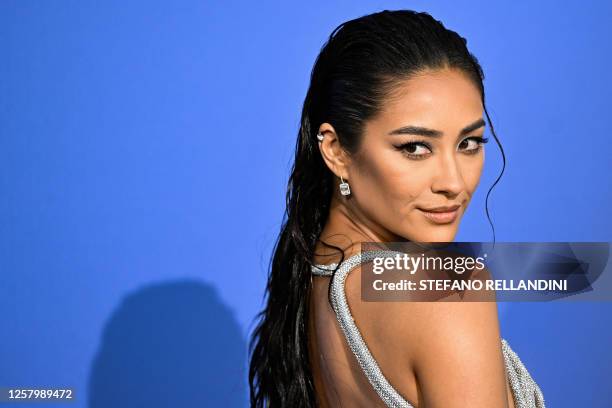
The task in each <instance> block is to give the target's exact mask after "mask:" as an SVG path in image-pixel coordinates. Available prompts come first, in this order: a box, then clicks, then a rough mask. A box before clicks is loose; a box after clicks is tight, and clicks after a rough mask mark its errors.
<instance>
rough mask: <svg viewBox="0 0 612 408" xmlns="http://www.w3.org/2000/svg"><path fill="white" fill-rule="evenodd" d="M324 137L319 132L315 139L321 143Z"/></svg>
mask: <svg viewBox="0 0 612 408" xmlns="http://www.w3.org/2000/svg"><path fill="white" fill-rule="evenodd" d="M323 138H324V136H323V135H322V134H321V132H319V133H317V139H319V142H322V141H323Z"/></svg>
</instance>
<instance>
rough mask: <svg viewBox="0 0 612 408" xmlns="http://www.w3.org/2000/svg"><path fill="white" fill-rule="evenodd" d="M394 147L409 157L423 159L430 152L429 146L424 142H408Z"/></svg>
mask: <svg viewBox="0 0 612 408" xmlns="http://www.w3.org/2000/svg"><path fill="white" fill-rule="evenodd" d="M395 148H396V149H397V150H401V151H402V153H404V154H405V155H406V156H408V157H409V158H411V159H417V160H418V159H424V158H425V157H427V156H429V155H430V154H431V147H430V146H429V145H428V144H427V143H425V142H408V143H404V144H402V145H399V146H395Z"/></svg>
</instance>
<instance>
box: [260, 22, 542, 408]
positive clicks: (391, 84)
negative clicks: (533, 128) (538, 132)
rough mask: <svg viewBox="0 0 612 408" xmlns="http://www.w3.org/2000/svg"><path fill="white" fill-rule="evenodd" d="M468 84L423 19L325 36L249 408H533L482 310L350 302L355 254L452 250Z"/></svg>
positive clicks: (478, 158) (527, 388)
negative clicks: (377, 248)
mask: <svg viewBox="0 0 612 408" xmlns="http://www.w3.org/2000/svg"><path fill="white" fill-rule="evenodd" d="M483 77H484V76H483V73H482V70H481V67H480V65H479V64H478V61H477V60H476V58H475V57H474V56H473V55H472V54H471V53H470V52H469V51H468V49H467V48H466V40H465V39H463V38H462V37H460V36H459V35H458V34H457V33H455V32H453V31H450V30H448V29H446V28H445V27H444V26H443V25H442V24H441V23H440V22H439V21H437V20H435V19H434V18H432V17H431V16H430V15H429V14H427V13H416V12H412V11H408V10H401V11H383V12H379V13H375V14H371V15H367V16H364V17H361V18H358V19H355V20H351V21H348V22H346V23H343V24H341V25H340V26H338V27H337V28H336V29H335V30H334V31H333V32H332V34H331V35H330V38H329V40H328V41H327V43H326V44H325V46H324V47H323V48H322V49H321V52H320V54H319V56H318V58H317V60H316V62H315V66H314V68H313V70H312V75H311V83H310V87H309V89H308V93H307V95H306V99H305V101H304V107H303V111H302V118H301V127H300V131H299V134H298V140H297V147H296V156H295V162H294V166H293V169H292V174H291V177H290V181H289V186H288V192H287V213H286V219H285V220H284V223H283V226H282V231H281V234H280V236H279V238H278V241H277V243H276V246H275V252H274V256H273V259H272V264H271V273H270V277H269V281H268V286H267V306H266V308H265V310H264V311H263V312H262V313H261V314H260V316H261V320H260V322H259V325H258V327H257V328H256V330H255V332H254V334H253V338H252V342H251V364H250V372H249V382H250V387H251V405H252V406H254V407H267V406H270V407H315V406H317V407H341V406H342V407H379V406H380V407H382V406H391V407H412V406H414V407H487V408H490V407H531V406H534V407H543V406H544V400H543V397H542V394H541V392H540V389H539V388H538V386H537V385H536V384H535V382H534V381H533V380H532V378H531V377H530V376H529V373H528V372H527V370H526V369H525V367H524V366H523V365H522V364H521V362H520V360H519V359H518V356H516V354H514V352H513V351H512V350H511V349H510V348H509V346H508V344H507V343H506V342H505V340H501V339H500V332H499V324H498V317H497V308H496V304H495V303H494V302H469V303H458V302H447V303H446V302H442V303H435V302H363V301H361V298H360V279H359V275H360V263H361V262H363V261H365V258H362V257H361V255H360V253H359V251H360V244H361V243H362V242H381V243H384V242H403V241H416V242H449V241H452V240H453V239H454V236H455V234H456V232H457V228H458V226H459V221H460V219H461V216H462V215H463V214H464V212H465V210H466V208H467V205H468V203H469V202H470V199H471V197H472V194H473V193H474V191H475V189H476V187H477V185H478V182H479V179H480V175H481V172H482V167H483V163H484V146H483V145H484V143H486V142H487V139H486V138H484V137H483V133H484V129H485V126H486V122H485V121H484V118H483V114H484V116H485V117H486V118H487V120H489V116H488V113H487V111H486V108H485V104H484V99H485V98H484V88H483ZM489 125H490V121H489ZM490 130H491V132H492V133H493V136H494V137H495V133H494V132H493V128H492V127H491V129H490ZM495 139H496V141H497V138H496V137H495ZM498 143H499V142H498ZM500 147H501V146H500ZM317 271H318V272H317ZM321 271H325V272H321ZM349 272H350V273H349ZM339 276H340V277H339ZM336 279H341V282H340V284H339V285H340V286H338V281H335V280H336ZM334 283H336V284H334ZM332 286H333V287H334V288H335V289H336V290H335V292H334V290H331V291H330V288H331V287H332ZM342 299H344V300H345V301H346V302H345V303H344V306H345V307H344V308H343V307H341V306H342V305H343V304H342ZM348 305H350V307H349V306H348Z"/></svg>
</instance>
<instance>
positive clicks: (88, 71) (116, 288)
mask: <svg viewBox="0 0 612 408" xmlns="http://www.w3.org/2000/svg"><path fill="white" fill-rule="evenodd" d="M291 3H293V4H289V3H288V2H280V1H277V2H246V1H245V2H237V1H235V0H229V1H228V0H225V1H215V2H213V1H208V2H204V1H183V2H174V3H171V2H158V1H148V2H144V1H143V2H119V1H109V2H104V3H100V2H97V3H94V2H84V1H53V2H42V1H23V0H15V1H8V0H5V1H2V2H1V3H0V52H1V59H0V95H1V96H0V316H2V319H1V321H2V326H1V332H0V333H1V334H0V386H22V387H24V386H45V387H61V386H72V387H75V388H76V393H77V394H76V396H77V398H78V400H79V401H78V402H77V403H75V404H73V405H71V406H74V407H85V406H92V407H103V406H105V407H108V406H113V407H122V406H126V407H127V406H130V407H134V406H147V407H162V406H169V405H170V403H167V401H168V400H171V401H173V402H174V403H173V404H172V405H173V406H183V407H189V406H245V405H246V404H245V401H246V341H247V336H248V333H249V331H250V330H252V328H253V324H252V321H253V318H254V316H255V314H256V312H257V311H258V310H259V309H260V308H261V307H262V295H263V289H264V283H265V278H266V266H267V263H268V259H269V256H270V253H271V249H272V245H273V243H274V239H275V238H276V234H277V232H278V228H279V225H280V221H281V217H282V214H283V209H284V208H283V201H284V190H285V185H286V181H287V176H288V170H289V166H290V164H291V153H292V151H293V148H294V141H295V137H296V133H297V128H298V121H299V113H300V109H301V102H302V100H303V98H304V95H305V92H306V88H307V85H308V80H309V73H310V70H311V68H312V64H313V62H314V59H315V57H316V55H317V53H318V51H319V49H320V47H321V46H322V44H323V42H324V41H325V39H326V37H327V36H328V35H329V33H330V32H331V30H332V29H333V28H334V27H335V26H336V25H337V24H339V23H340V22H342V21H344V20H347V19H349V18H354V17H357V16H360V15H363V14H367V13H370V12H374V11H377V10H381V9H385V8H387V9H397V8H405V7H408V8H414V9H417V10H422V11H428V12H430V13H431V14H432V15H434V16H435V17H437V18H438V19H440V20H442V21H443V22H444V23H445V24H446V25H447V26H448V27H449V28H451V29H454V30H457V31H458V32H459V33H461V34H462V35H464V36H465V37H467V38H468V45H469V46H470V48H471V50H472V51H473V52H474V53H475V54H476V55H477V56H478V58H479V60H480V61H481V63H482V65H483V67H484V69H485V72H486V75H487V78H486V83H485V85H486V87H487V103H488V106H489V109H490V113H491V114H492V119H493V121H494V125H495V128H496V131H497V132H498V135H499V137H500V139H501V140H502V143H503V145H504V147H505V150H506V153H507V156H508V166H507V169H506V173H505V175H504V177H503V179H502V182H501V183H500V184H499V185H498V186H497V187H496V189H495V190H494V193H493V194H492V196H491V200H490V209H491V212H492V216H493V220H494V223H495V226H496V233H497V240H498V241H612V233H611V231H612V217H610V216H609V209H610V202H611V200H612V194H611V187H610V185H611V183H610V161H609V158H610V148H611V147H612V142H611V141H610V136H609V126H608V123H607V122H608V121H607V120H606V118H608V117H609V106H610V104H609V101H608V98H609V95H610V94H611V91H612V89H611V88H612V86H611V84H612V81H611V80H610V77H609V72H608V71H609V67H610V65H611V62H612V61H611V57H610V55H611V52H612V49H611V48H612V47H611V46H610V42H609V39H610V38H612V26H611V25H610V24H609V21H610V16H611V11H612V6H610V4H609V3H608V2H604V1H599V2H589V4H588V5H587V4H586V3H585V2H578V1H567V2H563V4H562V5H560V3H559V2H555V1H541V2H522V4H517V2H511V1H507V2H485V1H472V2H470V3H469V4H465V2H464V3H461V4H456V2H452V1H437V2H435V3H434V2H430V3H426V2H420V1H418V2H417V1H415V2H411V1H404V2H399V1H373V2H367V3H368V4H365V3H366V2H354V1H337V2H333V4H331V3H330V2H324V1H317V2H313V1H310V2H303V3H301V4H295V3H294V2H291ZM357 3H361V4H357ZM500 163H501V161H500V155H499V153H498V151H497V149H496V147H495V144H489V145H488V153H487V164H486V171H485V174H484V176H483V178H482V184H481V188H480V189H479V192H478V194H477V195H476V197H474V199H473V203H472V207H471V208H470V210H469V211H468V213H467V215H466V217H465V219H464V221H463V224H462V227H461V230H460V233H459V235H458V237H457V240H463V241H469V240H474V241H479V240H490V239H491V231H490V228H489V225H488V223H487V220H486V217H485V215H484V194H485V193H486V190H487V189H488V187H489V185H490V184H491V183H492V182H493V180H494V179H495V177H496V176H497V173H498V171H499V169H500V165H501V164H500ZM611 312H612V307H611V305H610V303H600V304H597V303H594V304H586V303H560V302H559V303H557V302H554V303H550V304H544V303H538V304H535V303H530V304H528V303H525V304H520V303H512V304H502V305H500V316H501V324H502V334H503V335H504V337H506V338H507V339H508V340H509V342H510V343H511V345H512V346H513V348H514V349H515V350H516V351H517V352H518V353H519V355H520V356H521V358H522V359H523V361H524V362H525V364H526V365H527V366H528V367H529V368H530V371H531V372H532V375H533V376H534V378H535V379H536V381H538V383H539V384H540V385H541V387H542V389H543V391H544V395H545V397H546V398H547V400H548V403H549V405H550V406H551V407H573V406H584V407H587V406H588V407H605V406H609V405H610V401H612V395H611V394H612V391H611V388H610V387H609V378H611V377H612V352H611V351H610V349H609V347H608V345H609V344H610V342H611V340H612V331H611V329H610V328H611V327H612V324H611V323H612V317H611V316H612V313H611ZM88 399H89V401H90V403H88V402H87V401H88ZM207 403H208V405H207ZM19 406H24V405H19Z"/></svg>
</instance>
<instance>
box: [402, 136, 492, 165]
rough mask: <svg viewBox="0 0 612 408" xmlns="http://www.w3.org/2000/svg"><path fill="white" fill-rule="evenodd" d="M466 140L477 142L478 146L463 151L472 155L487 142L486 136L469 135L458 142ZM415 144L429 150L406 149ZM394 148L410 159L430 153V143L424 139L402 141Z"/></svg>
mask: <svg viewBox="0 0 612 408" xmlns="http://www.w3.org/2000/svg"><path fill="white" fill-rule="evenodd" d="M468 140H474V141H476V143H478V147H477V148H475V149H471V150H464V151H463V152H464V153H465V154H469V155H473V154H476V153H478V152H479V151H480V150H481V149H482V146H483V145H484V144H485V143H487V142H488V141H489V138H488V137H481V136H471V137H466V138H465V139H463V140H462V141H461V142H460V143H459V144H461V143H463V142H465V141H468ZM415 146H424V147H426V148H427V149H429V150H430V152H429V153H426V154H413V153H409V152H408V150H409V149H410V148H414V147H415ZM395 148H396V149H397V150H400V151H401V152H402V153H404V154H405V155H406V156H408V157H409V158H411V159H414V160H423V159H425V158H427V157H429V155H430V154H431V145H430V144H429V143H427V142H425V141H413V142H407V143H403V144H401V145H399V146H395Z"/></svg>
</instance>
